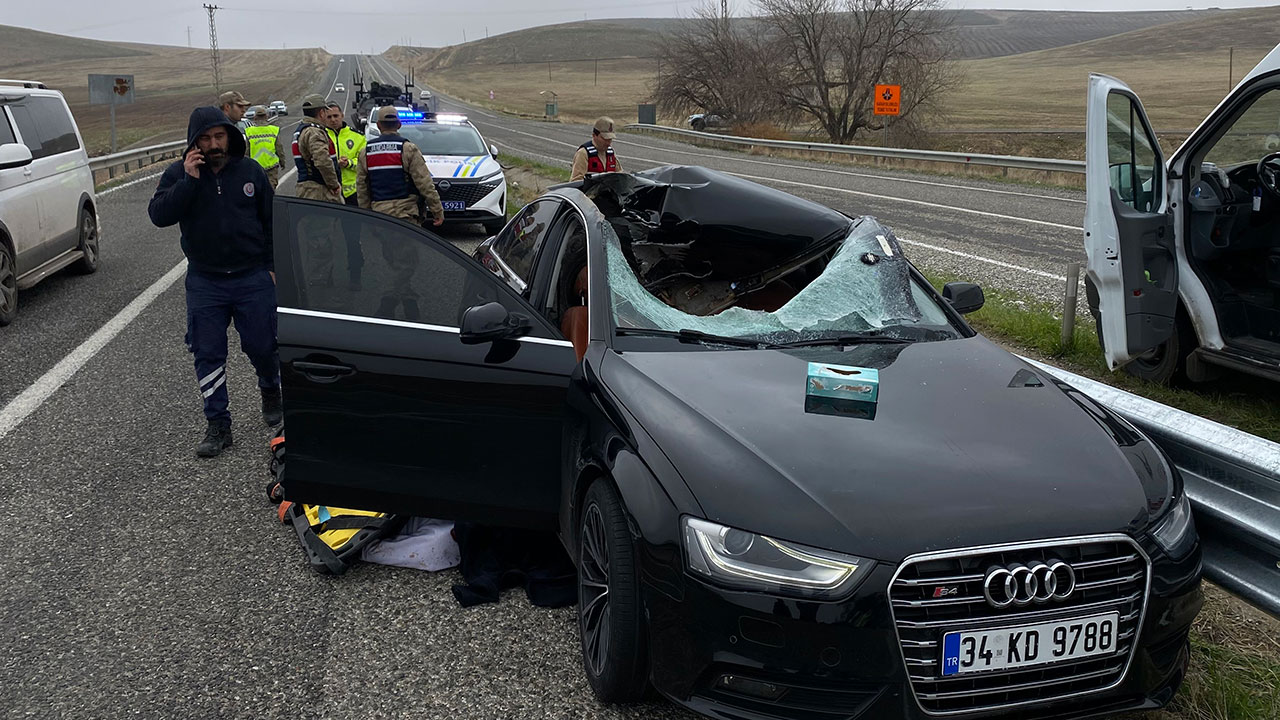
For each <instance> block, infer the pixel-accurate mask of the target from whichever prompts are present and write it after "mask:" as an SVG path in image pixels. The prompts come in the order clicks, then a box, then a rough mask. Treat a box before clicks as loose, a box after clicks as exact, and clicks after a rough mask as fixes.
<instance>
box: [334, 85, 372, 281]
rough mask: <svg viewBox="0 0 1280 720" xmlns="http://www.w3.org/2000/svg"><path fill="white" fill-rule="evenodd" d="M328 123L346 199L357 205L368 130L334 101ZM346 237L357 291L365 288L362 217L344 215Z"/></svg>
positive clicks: (349, 278)
mask: <svg viewBox="0 0 1280 720" xmlns="http://www.w3.org/2000/svg"><path fill="white" fill-rule="evenodd" d="M325 125H327V126H328V128H329V139H330V140H332V141H333V144H334V145H335V146H336V147H337V148H338V174H339V177H340V179H341V180H342V201H343V203H345V204H347V205H350V206H352V207H357V206H358V205H359V203H358V202H357V201H356V166H357V165H359V164H360V151H361V150H363V149H364V146H365V137H364V133H358V132H356V131H355V130H352V129H351V126H349V125H347V123H346V121H345V120H343V119H342V106H341V105H339V104H338V103H336V102H332V101H331V102H330V103H329V107H328V108H326V113H325ZM339 224H340V225H341V226H342V239H343V242H344V243H346V246H347V283H348V287H349V288H350V289H351V290H353V291H358V290H360V288H361V284H360V271H361V269H362V268H364V251H363V250H362V249H361V247H360V219H359V218H357V217H347V218H343V220H342V221H341V223H339Z"/></svg>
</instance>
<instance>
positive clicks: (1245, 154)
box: [1204, 90, 1280, 168]
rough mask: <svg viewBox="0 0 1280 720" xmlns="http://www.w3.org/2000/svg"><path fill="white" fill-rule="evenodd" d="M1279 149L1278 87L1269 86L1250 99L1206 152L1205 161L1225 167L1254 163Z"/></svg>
mask: <svg viewBox="0 0 1280 720" xmlns="http://www.w3.org/2000/svg"><path fill="white" fill-rule="evenodd" d="M1273 152H1280V91H1277V90H1268V91H1267V92H1265V93H1263V94H1262V95H1259V96H1258V97H1257V98H1256V99H1254V100H1253V102H1252V103H1250V105H1249V108H1248V109H1247V110H1245V111H1244V112H1243V113H1242V114H1241V115H1240V117H1238V118H1236V119H1235V121H1234V122H1233V123H1231V127H1230V128H1229V129H1228V130H1227V132H1226V133H1224V134H1223V135H1222V137H1220V138H1218V140H1217V142H1215V143H1214V144H1213V147H1212V148H1210V150H1209V153H1208V154H1207V155H1205V158H1204V159H1205V161H1207V162H1211V163H1213V164H1214V165H1217V166H1218V167H1222V168H1226V167H1231V166H1233V165H1240V164H1243V163H1249V164H1251V165H1252V164H1257V162H1258V161H1259V160H1261V159H1262V156H1264V155H1267V154H1268V153H1273Z"/></svg>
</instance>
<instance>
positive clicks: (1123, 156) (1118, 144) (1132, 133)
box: [1107, 92, 1164, 212]
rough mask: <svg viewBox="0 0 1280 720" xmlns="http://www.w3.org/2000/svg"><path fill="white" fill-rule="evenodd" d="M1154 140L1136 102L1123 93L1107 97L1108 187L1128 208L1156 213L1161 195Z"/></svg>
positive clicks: (1158, 158)
mask: <svg viewBox="0 0 1280 720" xmlns="http://www.w3.org/2000/svg"><path fill="white" fill-rule="evenodd" d="M1157 147H1159V146H1158V145H1157V144H1156V141H1155V138H1154V137H1152V134H1151V131H1150V129H1149V128H1148V127H1147V126H1146V123H1144V122H1143V120H1142V115H1141V113H1140V112H1139V111H1138V105H1137V102H1136V101H1135V100H1134V99H1133V98H1132V97H1130V96H1129V95H1126V94H1124V93H1119V92H1112V93H1110V94H1108V95H1107V166H1108V169H1109V171H1110V177H1111V180H1110V184H1111V188H1112V189H1113V190H1115V191H1116V194H1117V195H1119V196H1120V199H1121V200H1122V201H1123V202H1124V203H1125V204H1126V205H1128V206H1129V207H1131V208H1133V209H1134V210H1137V211H1139V212H1156V211H1157V210H1158V209H1159V208H1160V205H1161V199H1162V198H1163V196H1164V188H1163V187H1161V174H1160V172H1159V170H1160V169H1161V167H1160V163H1162V162H1163V160H1162V159H1161V158H1160V156H1159V153H1158V152H1157V151H1156V148H1157Z"/></svg>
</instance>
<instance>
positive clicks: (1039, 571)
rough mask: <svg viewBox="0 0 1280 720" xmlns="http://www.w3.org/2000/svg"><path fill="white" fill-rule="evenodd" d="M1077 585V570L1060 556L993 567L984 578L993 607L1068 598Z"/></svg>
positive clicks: (989, 601) (986, 593)
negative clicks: (1053, 558)
mask: <svg viewBox="0 0 1280 720" xmlns="http://www.w3.org/2000/svg"><path fill="white" fill-rule="evenodd" d="M1075 589H1076V572H1075V570H1072V569H1071V566H1070V565H1068V564H1066V563H1065V562H1063V561H1061V560H1050V561H1048V562H1041V561H1039V560H1037V561H1035V562H1033V563H1031V564H1030V565H1022V564H1020V563H1016V564H1013V565H1009V566H1008V567H993V568H991V569H990V570H988V571H987V576H986V578H985V579H984V580H983V581H982V595H983V597H985V598H986V599H987V604H989V605H991V607H994V608H1006V607H1009V606H1010V605H1013V606H1015V607H1024V606H1026V605H1030V604H1032V603H1035V604H1037V605H1042V604H1044V603H1047V602H1049V601H1050V600H1066V599H1067V598H1068V597H1070V596H1071V593H1072V592H1073V591H1075Z"/></svg>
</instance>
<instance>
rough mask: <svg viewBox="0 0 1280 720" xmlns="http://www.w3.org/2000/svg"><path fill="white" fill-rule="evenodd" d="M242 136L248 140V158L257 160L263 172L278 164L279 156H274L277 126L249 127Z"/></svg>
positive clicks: (278, 133) (277, 135)
mask: <svg viewBox="0 0 1280 720" xmlns="http://www.w3.org/2000/svg"><path fill="white" fill-rule="evenodd" d="M244 135H245V137H246V138H248V139H249V157H252V158H253V159H254V160H257V161H258V164H259V165H261V166H262V169H263V170H270V169H271V168H273V167H276V166H277V165H279V164H280V156H279V155H277V154H276V138H277V137H279V135H280V127H279V126H277V125H250V126H249V127H247V128H245V129H244Z"/></svg>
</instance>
